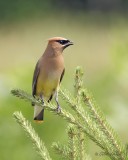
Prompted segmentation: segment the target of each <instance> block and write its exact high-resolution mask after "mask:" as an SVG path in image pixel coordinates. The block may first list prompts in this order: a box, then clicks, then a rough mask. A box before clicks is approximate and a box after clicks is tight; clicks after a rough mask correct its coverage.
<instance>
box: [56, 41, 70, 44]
mask: <svg viewBox="0 0 128 160" xmlns="http://www.w3.org/2000/svg"><path fill="white" fill-rule="evenodd" d="M57 42H59V43H60V44H62V45H64V44H66V43H68V42H69V40H57Z"/></svg>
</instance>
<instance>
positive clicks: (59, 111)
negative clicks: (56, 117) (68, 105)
mask: <svg viewBox="0 0 128 160" xmlns="http://www.w3.org/2000/svg"><path fill="white" fill-rule="evenodd" d="M56 111H57V113H61V107H60V105H58V106H57V108H56Z"/></svg>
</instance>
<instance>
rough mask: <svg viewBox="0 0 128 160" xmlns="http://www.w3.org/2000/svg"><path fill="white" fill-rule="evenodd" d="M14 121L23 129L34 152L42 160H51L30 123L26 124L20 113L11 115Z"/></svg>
mask: <svg viewBox="0 0 128 160" xmlns="http://www.w3.org/2000/svg"><path fill="white" fill-rule="evenodd" d="M13 116H14V118H15V120H16V121H17V123H18V124H19V125H20V126H21V127H22V128H23V129H24V131H25V132H26V133H27V135H28V136H29V137H30V139H31V140H32V142H33V144H34V146H35V149H36V151H37V152H38V154H39V155H40V157H41V158H42V160H52V159H51V157H50V155H49V153H48V150H47V148H46V147H45V145H44V143H43V142H42V141H41V139H40V138H39V136H38V134H37V133H36V132H35V130H34V129H33V128H32V126H31V124H30V122H28V121H27V120H26V119H25V118H24V116H23V115H22V113H21V112H15V113H14V114H13Z"/></svg>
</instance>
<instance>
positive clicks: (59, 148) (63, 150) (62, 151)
mask: <svg viewBox="0 0 128 160" xmlns="http://www.w3.org/2000/svg"><path fill="white" fill-rule="evenodd" d="M52 148H53V149H54V151H55V152H56V153H57V154H58V155H60V156H61V159H62V158H63V159H65V160H67V159H69V148H68V147H67V146H66V145H62V144H61V143H59V142H53V143H52Z"/></svg>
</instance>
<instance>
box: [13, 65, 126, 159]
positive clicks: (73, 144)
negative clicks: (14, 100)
mask: <svg viewBox="0 0 128 160" xmlns="http://www.w3.org/2000/svg"><path fill="white" fill-rule="evenodd" d="M82 78H83V72H82V69H81V68H80V67H77V69H76V72H75V84H74V88H75V96H72V95H71V94H70V93H69V92H68V91H66V90H65V89H60V91H59V95H60V97H61V98H62V99H63V100H64V101H65V102H66V103H67V105H68V106H69V107H70V108H71V109H72V110H71V111H70V112H69V111H68V109H64V108H63V109H62V110H61V112H60V113H57V112H56V106H55V105H54V104H52V103H47V102H45V103H44V104H42V102H41V99H39V98H37V97H35V98H34V97H32V96H31V95H29V94H28V93H26V92H24V91H22V90H18V89H16V90H12V91H11V93H12V94H13V95H15V96H16V97H19V98H21V99H24V100H26V101H28V102H31V103H35V104H36V105H38V106H41V107H42V108H44V107H45V109H46V110H48V111H50V112H52V113H53V114H56V115H58V116H60V117H62V118H63V119H65V120H66V121H67V122H68V123H70V125H69V127H68V131H67V133H68V137H69V140H68V146H64V145H61V144H60V143H54V144H53V148H54V150H55V151H56V152H57V153H58V154H59V155H60V156H61V157H63V158H64V157H66V158H67V159H69V160H88V159H89V158H88V155H87V151H86V149H85V145H86V144H85V142H86V140H87V137H88V138H89V139H91V140H92V141H93V142H95V143H96V144H97V145H98V146H99V147H100V148H101V149H102V154H104V155H107V156H109V158H110V159H111V160H126V157H127V155H128V154H127V147H125V146H124V145H123V144H122V143H121V142H120V139H119V138H118V135H117V134H116V132H115V131H114V130H113V128H112V127H111V126H110V125H109V124H108V122H107V120H106V118H105V116H104V115H103V113H102V112H101V110H100V109H99V107H97V105H96V103H95V102H94V100H93V98H92V96H91V95H90V94H89V93H88V91H87V89H84V87H83V79H82ZM72 111H73V112H74V113H75V114H73V113H72ZM17 115H18V114H17ZM14 116H15V114H14ZM18 116H19V117H20V118H21V117H22V116H21V115H20V114H19V115H18ZM18 116H17V117H18ZM17 117H16V116H15V119H18V118H17ZM22 118H23V117H22ZM22 118H21V119H22ZM21 119H20V120H19V119H18V120H17V121H18V123H19V124H20V125H21V126H22V127H23V128H24V129H26V128H25V126H26V125H28V122H27V123H26V124H24V123H23V121H25V120H22V121H21ZM24 125H25V126H24ZM28 126H29V125H28ZM30 128H31V126H30ZM28 129H29V127H28ZM31 132H32V130H31ZM27 133H28V134H30V137H31V133H29V132H27ZM32 140H33V139H32ZM37 148H38V147H37Z"/></svg>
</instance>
